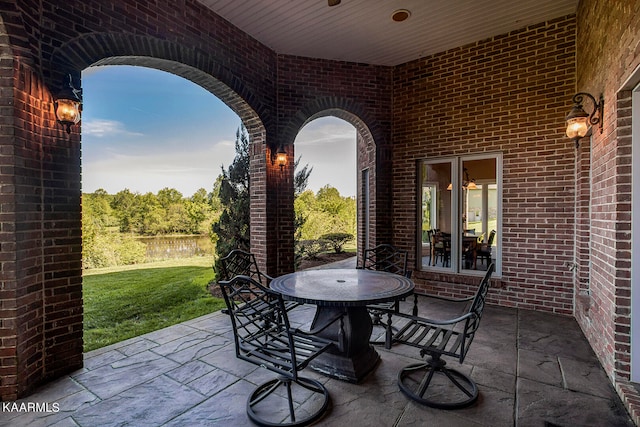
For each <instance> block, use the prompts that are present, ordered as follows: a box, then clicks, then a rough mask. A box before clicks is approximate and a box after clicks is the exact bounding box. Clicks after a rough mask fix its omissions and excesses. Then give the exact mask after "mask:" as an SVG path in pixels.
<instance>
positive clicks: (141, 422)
mask: <svg viewBox="0 0 640 427" xmlns="http://www.w3.org/2000/svg"><path fill="white" fill-rule="evenodd" d="M405 304H406V308H407V309H408V308H409V302H406V303H405ZM313 310H314V309H313V307H310V306H303V307H299V308H296V309H295V310H294V311H292V312H291V313H290V318H291V322H292V324H293V325H304V324H307V323H308V322H309V321H310V320H311V318H312V315H313ZM439 310H441V308H440V307H437V306H436V304H432V303H430V302H426V301H425V302H421V307H420V312H421V313H422V314H425V313H429V314H430V315H434V317H437V313H438V312H439ZM374 332H382V331H381V330H380V331H378V328H376V330H375V331H374ZM377 348H378V351H379V353H380V356H381V362H380V364H379V365H378V367H377V369H376V370H375V371H374V372H373V373H372V374H370V375H369V376H368V377H367V378H366V379H365V380H364V381H363V382H362V383H361V384H350V383H345V382H342V381H339V380H335V379H329V378H326V377H323V376H321V375H320V374H317V373H315V372H313V371H312V370H311V369H306V370H305V371H304V374H303V375H305V376H311V377H313V378H318V379H321V381H323V382H324V383H325V384H326V387H327V388H328V390H329V392H330V394H331V398H332V405H331V409H330V412H329V413H328V414H327V416H325V417H324V418H323V419H322V420H321V421H320V422H318V424H317V425H322V426H354V427H355V426H398V427H402V426H438V427H443V426H452V427H458V426H491V427H496V426H518V427H521V426H540V427H543V426H565V427H570V426H597V427H601V426H632V425H633V423H632V422H631V420H630V418H629V417H628V414H627V413H626V411H625V409H624V407H623V406H622V403H621V402H620V399H619V398H618V397H617V395H616V394H615V392H614V390H613V388H612V386H611V384H610V382H609V381H608V379H607V377H606V375H605V373H604V371H603V369H602V367H601V366H600V364H599V363H598V361H597V359H596V358H595V356H594V354H593V351H592V350H591V348H590V347H589V345H588V343H587V341H586V339H585V338H584V336H583V334H582V332H581V331H580V329H579V327H578V325H577V323H576V322H575V320H573V319H572V318H566V317H561V316H555V315H551V314H546V313H536V312H532V311H526V310H517V309H507V308H501V307H495V306H487V307H486V309H485V315H484V317H483V319H482V324H481V325H480V329H479V331H478V334H477V335H476V339H475V340H474V342H473V343H472V346H471V349H470V351H469V354H468V356H467V359H466V361H465V363H464V364H463V366H462V367H461V368H460V369H461V370H462V371H464V372H470V373H471V376H472V377H473V378H474V379H475V380H476V382H477V383H478V386H479V388H480V398H479V399H478V402H477V403H476V404H475V405H473V406H471V407H469V408H465V409H461V410H455V411H445V410H436V409H431V408H427V407H422V406H420V405H417V404H415V403H413V402H412V401H410V400H408V399H407V398H406V397H405V396H404V395H403V394H402V393H401V392H400V391H399V389H398V385H397V382H396V378H397V374H398V371H399V370H400V369H401V368H402V367H403V366H405V365H408V364H410V363H414V362H415V360H416V359H419V358H420V357H419V354H418V350H417V349H415V348H412V347H408V346H402V345H396V346H394V347H393V348H392V349H391V350H385V349H384V348H382V347H379V346H378V347H377ZM449 364H450V365H451V366H453V365H457V362H454V361H449ZM272 375H273V374H271V373H270V372H269V371H267V370H265V369H262V368H258V367H256V366H254V365H251V364H249V363H247V362H243V361H240V360H238V359H236V357H235V353H234V346H233V339H232V333H231V324H230V320H229V318H228V316H226V315H224V314H222V313H221V312H216V313H212V314H210V315H207V316H203V317H200V318H197V319H194V320H191V321H188V322H185V323H181V324H179V325H175V326H172V327H169V328H166V329H162V330H159V331H156V332H152V333H149V334H146V335H143V336H140V337H136V338H133V339H130V340H127V341H124V342H121V343H117V344H114V345H111V346H108V347H105V348H102V349H99V350H95V351H92V352H89V353H87V354H85V366H84V368H83V369H82V370H79V371H77V372H74V373H72V374H71V375H69V376H66V377H64V378H61V379H59V380H57V381H54V382H52V383H50V384H48V385H46V386H44V387H42V388H41V389H40V390H38V391H37V392H36V393H34V394H32V395H31V396H29V397H27V398H25V399H23V400H21V401H18V402H17V403H18V404H20V403H39V404H42V403H48V404H49V409H50V412H28V413H19V412H6V411H4V410H3V412H0V425H3V426H17V427H23V426H30V427H38V426H57V427H62V426H65V427H66V426H91V427H93V426H96V427H97V426H99V427H106V426H208V425H221V426H247V425H251V423H250V421H249V420H248V418H247V415H246V413H245V404H246V399H247V396H248V395H249V394H250V392H251V391H252V389H253V388H254V387H255V386H256V385H257V384H259V383H262V382H264V381H266V379H268V378H270V377H272ZM56 407H57V408H58V411H55V410H54V408H56Z"/></svg>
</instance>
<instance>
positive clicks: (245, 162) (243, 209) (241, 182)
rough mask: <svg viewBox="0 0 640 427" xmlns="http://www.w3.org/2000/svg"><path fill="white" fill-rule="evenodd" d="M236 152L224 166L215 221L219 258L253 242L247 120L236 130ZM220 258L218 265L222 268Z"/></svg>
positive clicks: (247, 249)
mask: <svg viewBox="0 0 640 427" xmlns="http://www.w3.org/2000/svg"><path fill="white" fill-rule="evenodd" d="M235 148H236V156H235V158H234V159H233V162H232V163H231V165H229V168H228V170H225V168H224V165H223V166H222V175H221V176H222V180H221V183H220V189H219V192H218V197H219V199H220V203H221V204H222V206H223V210H222V214H221V215H220V219H219V220H218V221H217V222H215V223H213V226H212V230H213V232H214V233H215V234H216V236H217V242H216V254H217V256H218V259H220V258H222V257H224V256H226V255H227V254H228V253H229V252H231V251H232V250H233V249H243V250H246V251H249V250H250V242H249V237H250V236H249V137H248V135H247V129H246V128H245V127H244V124H240V127H238V130H237V131H236V141H235ZM217 264H218V261H216V269H218V265H217Z"/></svg>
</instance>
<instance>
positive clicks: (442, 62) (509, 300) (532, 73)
mask: <svg viewBox="0 0 640 427" xmlns="http://www.w3.org/2000/svg"><path fill="white" fill-rule="evenodd" d="M574 41H575V18H574V17H573V16H568V17H565V18H561V19H557V20H554V21H551V22H547V23H542V24H538V25H534V26H531V27H529V28H526V29H523V30H519V31H515V32H512V33H510V34H506V35H503V36H499V37H494V38H491V39H488V40H484V41H481V42H477V43H474V44H471V45H467V46H463V47H460V48H456V49H452V50H450V51H447V52H443V53H440V54H436V55H433V56H430V57H427V58H424V59H420V60H417V61H413V62H410V63H408V64H404V65H401V66H398V67H396V70H395V74H394V109H393V120H394V121H393V128H394V138H393V156H394V157H393V170H394V176H393V193H394V198H393V218H394V223H393V225H394V241H395V243H396V244H398V245H399V246H401V247H407V248H412V251H411V252H412V253H414V254H415V253H416V251H415V245H416V243H415V242H416V235H415V233H416V232H417V223H416V214H415V210H416V203H417V202H416V197H417V194H416V186H417V182H416V160H418V159H427V158H435V157H441V156H454V155H456V156H457V155H464V154H476V153H484V152H487V153H488V152H501V153H502V154H503V156H504V157H503V209H502V224H503V229H502V234H503V235H502V236H500V237H501V238H502V277H501V280H500V288H499V289H495V290H492V292H491V294H490V300H491V301H492V302H494V303H499V304H501V305H505V306H513V307H521V308H530V309H537V310H546V311H551V312H555V313H561V314H571V313H572V311H573V281H572V273H571V272H570V271H569V269H568V268H567V264H568V263H570V262H572V261H573V254H574V248H573V239H574V229H575V221H574V218H575V212H574V199H575V166H574V162H575V157H576V153H575V148H574V144H573V143H572V142H571V141H569V140H568V139H567V138H566V137H565V136H564V117H565V116H566V114H567V112H568V110H569V108H570V106H571V96H572V95H573V91H574V88H575V82H574V61H575V56H574V55H575V46H574ZM412 262H415V260H412ZM414 268H416V267H415V266H414ZM416 270H419V268H416ZM414 277H415V278H416V280H417V281H418V283H419V286H421V287H423V288H424V289H428V290H430V291H434V290H435V291H451V288H452V287H453V288H461V290H463V291H464V290H465V289H464V288H465V285H464V284H465V283H467V284H473V283H475V282H476V281H477V280H476V279H473V280H471V281H470V280H468V278H465V277H464V276H455V275H450V274H446V275H444V274H435V273H430V272H427V271H416V273H415V276H414ZM452 283H462V284H463V285H459V286H458V285H455V286H454V285H452Z"/></svg>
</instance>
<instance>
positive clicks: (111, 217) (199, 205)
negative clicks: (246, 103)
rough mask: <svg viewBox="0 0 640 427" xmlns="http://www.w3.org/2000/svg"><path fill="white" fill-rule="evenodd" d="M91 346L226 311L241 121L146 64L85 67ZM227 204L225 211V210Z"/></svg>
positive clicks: (87, 333) (87, 345)
mask: <svg viewBox="0 0 640 427" xmlns="http://www.w3.org/2000/svg"><path fill="white" fill-rule="evenodd" d="M82 75H83V92H84V97H83V98H84V99H83V101H84V104H83V107H84V108H83V122H82V130H81V137H82V164H83V174H82V188H83V207H82V208H83V209H82V210H83V236H82V238H83V296H84V313H85V316H84V325H83V330H84V349H85V351H90V350H93V349H96V348H99V347H103V346H105V345H109V344H113V343H116V342H119V341H122V340H124V339H128V338H132V337H134V336H138V335H141V334H143V333H147V332H151V331H153V330H156V329H160V328H163V327H167V326H170V325H172V324H175V323H180V322H183V321H186V320H189V319H191V318H193V317H198V316H200V315H204V314H208V313H210V312H212V311H216V310H218V309H219V308H220V307H221V305H222V304H221V301H218V300H214V299H212V298H211V295H210V294H209V293H208V292H207V290H206V285H207V283H208V282H209V281H210V280H212V279H213V274H214V273H213V270H212V269H211V266H212V265H213V261H214V258H213V254H214V247H213V245H212V239H211V235H210V234H211V224H212V223H213V222H214V221H215V219H216V216H219V213H220V212H218V211H219V210H220V207H217V208H216V206H218V205H219V203H216V198H215V197H216V195H215V194H214V185H215V181H216V178H217V177H218V176H219V175H220V172H221V170H220V167H221V166H222V165H225V166H228V165H229V164H230V163H231V162H232V161H233V158H234V156H235V149H234V143H233V137H234V135H235V132H236V130H237V127H238V125H239V124H240V119H239V117H238V116H237V115H236V114H235V113H234V112H233V111H232V110H231V109H230V108H229V107H227V106H226V105H225V104H224V103H223V102H222V101H220V100H219V99H218V98H216V97H215V96H214V95H212V94H211V93H210V92H208V91H206V90H204V89H202V88H201V87H200V86H198V85H196V84H195V83H193V82H191V81H189V80H187V79H184V78H182V77H179V76H176V75H174V74H171V73H168V72H165V71H161V70H157V69H153V68H147V67H133V66H127V65H107V66H98V67H89V68H87V69H85V70H83V74H82ZM216 209H218V211H216Z"/></svg>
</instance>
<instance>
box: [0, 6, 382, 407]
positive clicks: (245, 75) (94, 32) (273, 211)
mask: <svg viewBox="0 0 640 427" xmlns="http://www.w3.org/2000/svg"><path fill="white" fill-rule="evenodd" d="M5 3H6V2H5ZM1 14H2V15H1V18H2V21H3V23H4V24H5V26H4V27H2V28H1V30H0V47H1V48H3V49H4V50H3V53H4V54H5V55H4V56H3V57H2V59H1V61H2V62H1V63H0V71H1V72H2V73H3V80H2V84H3V85H6V88H7V89H8V90H3V91H2V92H1V93H0V101H1V102H2V103H1V104H0V106H12V105H13V106H14V107H9V108H7V107H5V108H3V109H2V110H1V111H2V117H4V119H3V121H2V122H0V144H1V145H0V156H1V158H0V165H2V169H0V182H1V183H2V196H1V197H2V203H3V205H2V211H1V213H2V217H1V221H2V229H1V230H0V238H1V239H2V240H1V241H0V245H2V248H3V257H2V260H1V262H2V266H1V268H0V271H1V272H2V274H3V284H2V288H1V292H2V297H3V301H2V306H0V319H1V324H0V333H1V334H2V335H0V339H2V342H1V347H0V358H1V359H2V360H1V361H2V364H1V365H0V366H1V367H2V368H1V369H2V374H3V376H2V379H1V380H0V386H1V389H0V398H1V399H2V400H12V399H15V398H16V397H18V396H23V395H25V394H28V393H29V391H30V390H32V389H33V388H34V387H36V386H37V385H38V384H39V383H41V382H42V381H46V380H47V379H49V378H53V377H56V376H59V375H61V374H62V373H64V372H67V371H69V370H72V369H76V368H78V367H79V366H81V364H82V279H81V247H80V245H81V235H80V233H81V224H80V217H81V215H80V194H81V193H80V191H81V190H80V148H81V144H80V134H79V132H80V128H81V124H80V125H79V126H78V127H76V128H75V129H74V132H75V133H72V134H71V135H67V134H66V133H65V132H64V131H63V130H62V128H61V127H60V126H58V125H57V124H56V123H55V122H54V120H53V112H52V97H51V93H52V92H56V91H57V90H58V89H59V84H60V82H61V81H62V77H63V76H64V75H65V74H67V73H71V74H73V76H74V78H75V80H76V82H75V83H76V86H80V76H81V71H82V70H83V69H85V68H86V67H88V66H91V65H106V64H111V65H118V64H128V65H139V66H147V67H153V68H157V69H160V70H165V71H168V72H171V73H174V74H176V75H179V76H182V77H185V78H187V79H189V80H191V81H193V82H195V83H196V84H199V85H201V86H202V87H204V88H205V89H207V90H209V91H211V92H212V93H213V94H214V95H216V96H217V97H219V98H220V99H221V100H223V101H224V102H225V103H226V104H227V105H229V106H230V107H231V108H232V109H233V110H234V111H235V112H236V113H238V115H239V116H240V117H241V119H242V120H243V122H244V123H245V125H246V127H247V130H248V132H249V135H250V138H251V142H252V147H251V165H250V170H251V200H252V207H251V234H252V251H254V252H255V253H256V255H257V259H258V261H259V263H260V265H261V267H263V268H265V270H266V271H267V272H269V273H270V274H281V273H284V272H288V271H291V270H292V269H293V265H294V262H293V179H292V178H293V159H294V150H293V145H292V143H293V139H294V138H295V135H296V134H297V132H298V130H299V128H300V127H302V126H303V125H304V123H306V121H307V120H310V119H311V118H312V117H316V116H320V115H327V114H335V115H338V116H342V117H344V118H345V119H346V120H349V121H350V122H351V123H353V124H354V125H355V126H356V127H357V128H358V130H359V133H360V135H361V138H360V140H362V141H363V142H362V144H364V146H366V147H368V148H367V151H368V153H369V154H370V153H371V152H373V153H374V154H373V155H368V156H366V157H364V158H363V159H362V162H363V164H366V165H367V166H369V167H372V168H374V169H377V173H375V174H372V177H375V179H376V180H378V182H377V183H376V185H375V186H374V187H373V188H377V189H378V192H379V194H382V195H383V196H384V198H385V199H384V203H375V202H374V203H372V205H373V206H374V207H375V208H376V209H378V212H376V215H374V216H373V218H375V220H376V225H378V226H379V225H380V224H382V225H383V227H379V229H380V230H383V231H382V233H387V235H388V234H389V233H390V231H389V230H390V229H391V227H390V222H391V215H390V214H389V212H390V199H391V194H390V191H389V188H390V182H391V179H390V172H389V171H390V167H391V164H390V155H389V154H388V153H390V149H389V145H390V133H391V130H390V129H391V128H390V123H391V121H390V119H389V117H388V111H389V109H390V105H391V90H392V87H391V84H390V82H391V77H392V73H391V69H390V68H388V67H373V66H368V65H362V64H348V63H337V62H325V61H316V60H310V59H303V58H293V57H285V56H283V57H278V56H277V55H276V54H275V53H274V52H272V51H271V50H269V49H268V48H266V47H265V46H263V45H261V44H260V43H258V42H257V41H256V40H254V39H252V38H250V37H249V36H247V35H246V34H244V33H243V32H241V31H239V30H238V29H237V28H234V27H232V26H230V25H229V24H228V23H227V22H226V21H224V20H223V19H221V18H220V17H218V16H216V15H215V14H213V13H212V12H210V11H209V10H208V9H206V8H205V7H203V6H202V5H201V4H200V3H199V2H197V1H195V0H185V1H181V2H173V1H169V0H165V1H162V0H161V1H158V2H156V4H155V5H154V7H153V8H152V9H150V8H148V7H147V2H144V1H138V0H123V1H117V2H115V1H114V2H105V1H98V0H93V1H91V0H88V1H87V0H70V1H67V2H65V4H64V7H62V6H61V5H60V3H59V2H57V1H54V0H24V1H22V0H21V1H19V2H17V1H13V2H8V5H7V7H6V8H2V12H1ZM297 67H301V68H300V69H298V68H297ZM303 69H306V70H308V73H301V72H302V70H303ZM276 73H279V74H276ZM287 74H289V76H288V77H289V78H288V77H287ZM356 76H358V77H356ZM4 77H8V78H4ZM285 83H286V84H285ZM278 84H282V88H281V89H280V90H277V85H278ZM279 107H282V108H279ZM276 112H277V114H276ZM2 117H0V119H1V118H2ZM280 144H282V145H283V146H284V147H285V149H286V150H287V153H288V155H289V159H290V162H289V164H288V165H287V167H286V168H285V170H284V171H280V168H279V167H278V166H277V165H273V164H272V163H271V161H270V153H271V151H272V150H274V149H276V148H277V147H278V146H279V145H280ZM376 145H377V146H376ZM372 147H376V148H375V149H373V148H372ZM380 153H386V154H385V155H384V156H382V158H383V159H385V160H384V167H385V168H386V170H385V171H381V170H380V167H379V166H378V164H379V163H380V160H379V157H380ZM374 230H375V228H374ZM5 251H6V252H5Z"/></svg>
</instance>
